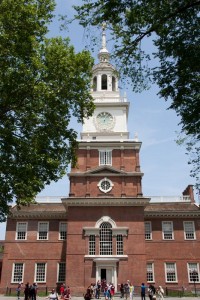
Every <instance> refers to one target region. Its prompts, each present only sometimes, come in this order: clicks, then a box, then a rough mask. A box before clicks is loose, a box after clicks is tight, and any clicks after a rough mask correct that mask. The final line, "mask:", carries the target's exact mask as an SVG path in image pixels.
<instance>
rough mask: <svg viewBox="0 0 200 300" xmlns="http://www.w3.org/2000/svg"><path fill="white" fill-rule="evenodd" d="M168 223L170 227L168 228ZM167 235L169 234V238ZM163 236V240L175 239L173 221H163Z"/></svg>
mask: <svg viewBox="0 0 200 300" xmlns="http://www.w3.org/2000/svg"><path fill="white" fill-rule="evenodd" d="M166 225H167V227H168V228H166ZM169 227H170V228H169ZM167 235H168V236H169V237H168V238H167ZM162 236H163V240H167V241H170V240H174V229H173V221H162Z"/></svg>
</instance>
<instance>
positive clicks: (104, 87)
mask: <svg viewBox="0 0 200 300" xmlns="http://www.w3.org/2000/svg"><path fill="white" fill-rule="evenodd" d="M101 89H102V90H107V75H105V74H104V75H102V76H101Z"/></svg>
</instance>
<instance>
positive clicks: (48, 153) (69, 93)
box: [0, 0, 94, 221]
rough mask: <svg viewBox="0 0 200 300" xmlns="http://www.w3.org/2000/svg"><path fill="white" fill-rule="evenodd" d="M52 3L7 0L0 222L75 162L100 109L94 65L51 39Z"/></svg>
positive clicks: (2, 33) (2, 24)
mask: <svg viewBox="0 0 200 300" xmlns="http://www.w3.org/2000/svg"><path fill="white" fill-rule="evenodd" d="M54 8H55V3H54V1H53V0H42V1H39V0H17V1H16V0H2V1H1V2H0V172H1V174H0V221H4V220H5V217H6V215H7V214H8V213H9V206H10V204H11V203H12V202H13V200H15V201H16V203H17V205H18V206H20V205H27V204H29V203H30V202H32V201H33V199H34V197H35V196H36V194H37V193H38V192H40V191H41V190H42V189H43V188H44V186H45V185H46V184H49V183H50V181H52V180H54V181H56V180H58V179H59V178H61V177H62V176H63V175H64V174H65V172H66V168H67V166H68V164H69V163H72V164H73V163H75V162H76V154H75V152H76V148H77V142H76V139H77V132H76V131H75V130H74V129H73V125H71V124H72V123H70V121H71V118H72V116H73V117H75V119H76V122H82V121H83V117H88V116H90V115H91V114H92V112H93V110H94V104H93V102H92V97H91V95H90V81H91V70H92V66H93V60H92V58H91V56H90V54H89V52H87V51H83V52H80V53H77V54H76V53H75V51H74V48H73V47H72V46H71V45H70V44H69V40H68V39H62V38H60V37H58V38H51V39H47V38H45V36H46V34H47V32H48V28H47V27H48V24H49V22H51V21H52V18H53V11H54Z"/></svg>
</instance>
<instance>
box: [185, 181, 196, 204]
mask: <svg viewBox="0 0 200 300" xmlns="http://www.w3.org/2000/svg"><path fill="white" fill-rule="evenodd" d="M183 196H189V197H190V199H191V203H195V200H194V191H193V185H192V184H189V185H188V186H187V187H186V189H185V190H184V191H183Z"/></svg>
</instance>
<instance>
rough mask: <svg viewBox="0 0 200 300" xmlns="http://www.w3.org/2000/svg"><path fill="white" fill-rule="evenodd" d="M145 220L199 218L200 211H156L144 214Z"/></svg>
mask: <svg viewBox="0 0 200 300" xmlns="http://www.w3.org/2000/svg"><path fill="white" fill-rule="evenodd" d="M144 217H145V218H191V217H192V218H199V217H200V211H176V210H174V211H156V212H153V211H151V212H144Z"/></svg>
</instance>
